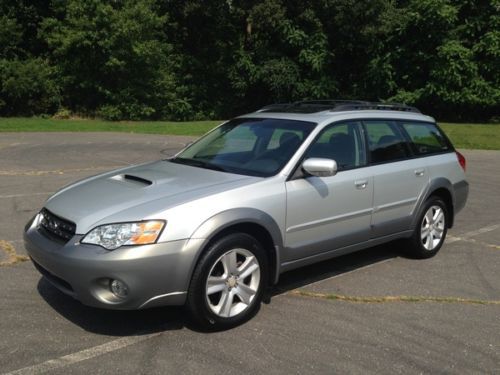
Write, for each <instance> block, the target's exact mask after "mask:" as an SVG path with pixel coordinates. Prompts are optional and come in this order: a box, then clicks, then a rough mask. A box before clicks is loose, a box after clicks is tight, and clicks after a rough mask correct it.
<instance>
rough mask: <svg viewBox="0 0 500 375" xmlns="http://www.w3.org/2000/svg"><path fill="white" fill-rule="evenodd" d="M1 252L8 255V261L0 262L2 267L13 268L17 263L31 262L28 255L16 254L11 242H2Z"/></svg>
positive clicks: (0, 245)
mask: <svg viewBox="0 0 500 375" xmlns="http://www.w3.org/2000/svg"><path fill="white" fill-rule="evenodd" d="M0 250H3V251H4V252H5V253H7V255H8V258H7V260H5V261H3V262H0V267H3V266H12V265H14V264H16V263H20V262H25V261H27V260H29V257H27V256H26V255H18V254H17V253H16V248H15V247H14V245H13V244H12V243H11V242H8V241H3V240H0Z"/></svg>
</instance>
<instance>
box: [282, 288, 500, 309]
mask: <svg viewBox="0 0 500 375" xmlns="http://www.w3.org/2000/svg"><path fill="white" fill-rule="evenodd" d="M287 294H288V295H292V296H300V297H312V298H319V299H327V300H332V301H343V302H354V303H385V302H412V303H415V302H437V303H464V304H474V305H500V300H482V299H471V298H461V297H432V296H380V297H372V296H346V295H342V294H330V293H316V292H307V291H305V290H300V289H296V290H292V291H291V292H288V293H287Z"/></svg>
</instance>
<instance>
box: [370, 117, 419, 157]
mask: <svg viewBox="0 0 500 375" xmlns="http://www.w3.org/2000/svg"><path fill="white" fill-rule="evenodd" d="M363 124H364V125H365V131H366V135H367V138H368V145H369V149H370V160H371V162H372V163H374V164H376V163H387V162H391V161H397V160H402V159H405V158H407V157H408V156H409V155H410V150H409V145H408V142H407V141H406V139H405V137H404V136H403V135H402V134H401V132H400V131H399V129H398V127H397V126H396V124H395V123H394V122H392V121H386V120H368V121H363Z"/></svg>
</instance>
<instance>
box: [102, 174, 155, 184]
mask: <svg viewBox="0 0 500 375" xmlns="http://www.w3.org/2000/svg"><path fill="white" fill-rule="evenodd" d="M110 180H113V181H119V182H124V183H127V184H130V185H133V186H136V187H146V186H150V185H153V181H151V180H147V179H145V178H142V177H139V176H134V175H132V174H118V175H116V176H113V177H111V178H110Z"/></svg>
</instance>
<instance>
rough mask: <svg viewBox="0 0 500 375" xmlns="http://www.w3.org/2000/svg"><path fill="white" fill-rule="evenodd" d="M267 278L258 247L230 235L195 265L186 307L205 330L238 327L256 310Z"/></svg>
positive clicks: (253, 241)
mask: <svg viewBox="0 0 500 375" xmlns="http://www.w3.org/2000/svg"><path fill="white" fill-rule="evenodd" d="M267 275H268V264H267V256H266V254H265V251H264V249H263V248H262V246H261V245H260V243H259V242H258V241H257V240H256V239H255V238H253V237H252V236H249V235H247V234H245V233H233V234H229V235H227V236H225V237H223V238H221V239H219V240H217V241H216V242H215V243H213V244H212V245H211V246H210V247H209V248H208V250H207V251H206V252H205V253H204V254H203V255H202V257H201V259H200V261H199V262H198V264H197V265H196V268H195V271H194V273H193V277H192V279H191V284H190V287H189V291H188V297H187V304H186V307H187V308H188V310H189V312H190V313H191V315H192V317H193V318H194V319H195V321H196V322H197V323H198V324H199V325H201V326H202V327H204V328H210V329H225V328H230V327H233V326H235V325H238V324H241V323H243V322H244V321H246V320H248V319H249V318H251V317H252V316H253V315H254V314H255V312H256V311H257V310H258V308H259V306H260V303H261V301H262V296H263V293H264V289H265V287H266V285H267Z"/></svg>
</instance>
